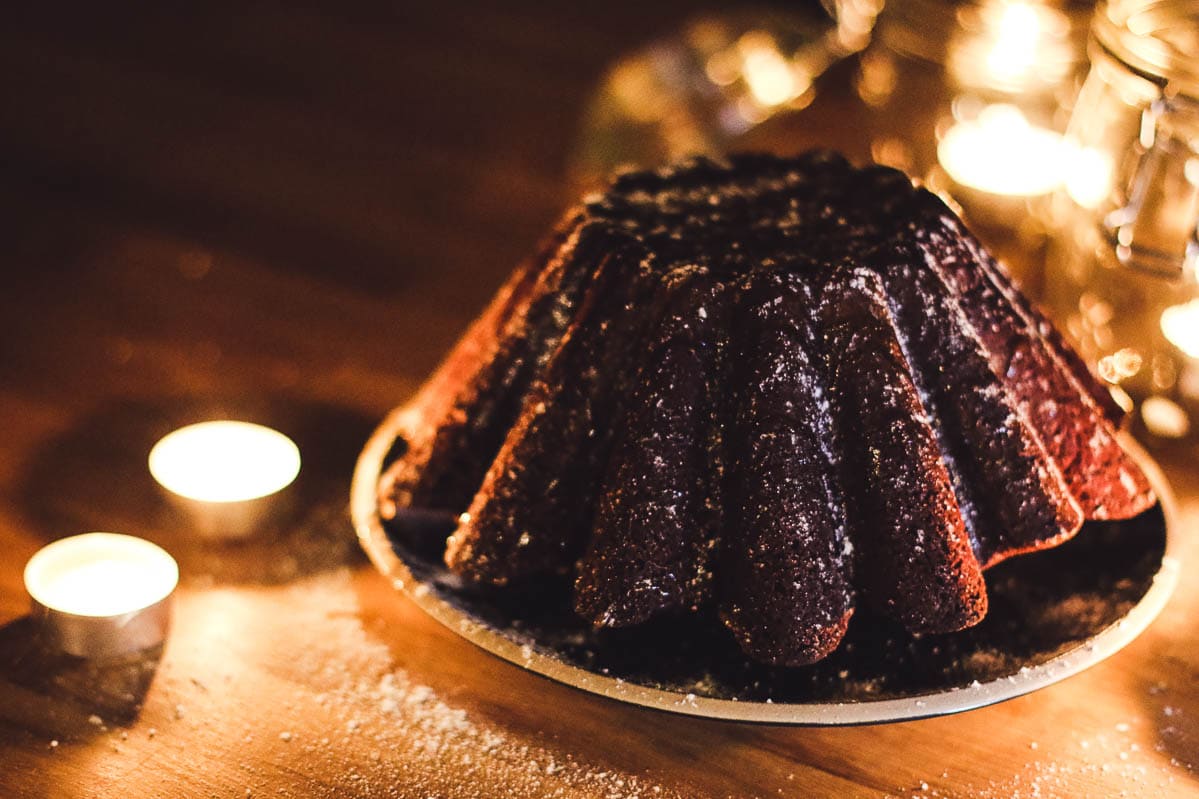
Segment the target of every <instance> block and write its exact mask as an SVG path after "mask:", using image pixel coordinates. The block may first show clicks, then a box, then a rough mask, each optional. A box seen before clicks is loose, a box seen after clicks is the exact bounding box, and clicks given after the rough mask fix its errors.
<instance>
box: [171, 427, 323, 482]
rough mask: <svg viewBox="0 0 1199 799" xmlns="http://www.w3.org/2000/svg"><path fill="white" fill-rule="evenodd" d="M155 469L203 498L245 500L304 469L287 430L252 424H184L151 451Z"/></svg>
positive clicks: (291, 477)
mask: <svg viewBox="0 0 1199 799" xmlns="http://www.w3.org/2000/svg"><path fill="white" fill-rule="evenodd" d="M150 473H151V474H152V475H153V476H154V479H155V480H157V481H158V482H159V483H160V484H162V485H163V486H165V487H166V488H167V489H169V490H170V491H173V492H174V493H176V494H179V495H180V496H184V497H187V498H189V499H195V500H200V501H203V502H244V501H246V500H251V499H258V498H259V497H265V496H269V495H271V494H274V493H276V492H277V491H281V490H283V489H284V488H286V487H287V486H289V485H291V483H292V482H293V481H294V480H295V479H296V476H297V475H299V473H300V450H299V449H298V448H297V447H296V445H295V443H294V442H293V441H292V440H291V439H289V438H288V437H287V436H285V435H283V434H282V433H280V432H278V431H276V430H272V429H270V428H269V427H263V426H262V425H256V424H250V423H248V422H232V421H218V422H202V423H200V424H194V425H189V426H188V427H183V428H180V429H179V430H176V431H175V432H173V433H171V434H170V435H168V436H166V437H165V438H164V439H162V440H161V441H159V442H158V443H157V444H156V445H155V446H154V449H153V450H151V452H150Z"/></svg>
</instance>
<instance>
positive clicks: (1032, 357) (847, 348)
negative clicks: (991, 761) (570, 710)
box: [380, 152, 1155, 665]
mask: <svg viewBox="0 0 1199 799" xmlns="http://www.w3.org/2000/svg"><path fill="white" fill-rule="evenodd" d="M1119 419H1120V415H1119V408H1118V406H1116V405H1115V404H1114V403H1113V402H1112V400H1111V398H1110V396H1109V395H1108V394H1107V392H1106V390H1104V389H1103V387H1102V386H1101V385H1099V384H1098V383H1097V382H1096V381H1095V379H1094V378H1093V377H1092V376H1091V375H1090V374H1089V373H1088V372H1087V371H1086V368H1085V366H1084V365H1083V364H1082V361H1081V360H1080V359H1079V358H1078V357H1077V355H1075V354H1074V353H1073V352H1072V351H1071V350H1069V348H1068V347H1066V346H1065V344H1064V343H1063V342H1062V340H1061V338H1060V336H1059V335H1058V334H1057V332H1056V331H1054V330H1053V329H1052V327H1051V326H1050V325H1049V324H1048V322H1047V321H1046V320H1045V319H1044V317H1043V316H1041V314H1040V313H1039V312H1038V311H1037V310H1036V309H1035V308H1034V307H1033V306H1032V305H1031V304H1030V303H1028V301H1027V300H1025V299H1024V298H1023V297H1022V296H1021V295H1020V294H1019V292H1018V291H1016V289H1015V288H1014V287H1013V285H1012V283H1011V281H1010V279H1009V278H1008V276H1007V275H1006V274H1005V273H1004V272H1003V270H1002V269H1001V268H1000V267H999V266H998V264H996V263H995V262H994V260H993V259H991V257H990V256H989V255H988V254H987V253H986V252H985V251H984V250H983V249H982V247H981V246H980V245H979V244H978V243H977V241H975V239H974V238H973V237H972V236H971V235H970V234H969V233H968V232H967V231H966V230H965V229H964V228H963V227H962V225H961V224H960V222H959V221H958V220H957V219H956V218H955V217H954V216H953V214H952V213H951V212H950V211H949V209H948V208H946V207H945V206H944V204H943V203H941V202H940V200H938V199H937V198H936V197H934V196H933V195H931V194H929V193H928V192H927V191H924V190H923V189H917V188H914V187H913V186H912V184H911V182H910V181H909V180H908V178H906V177H905V176H904V175H902V174H901V173H899V172H896V171H894V170H890V169H885V168H882V167H870V168H866V169H855V168H854V167H852V166H850V165H849V164H848V163H847V162H846V161H845V160H844V159H842V158H840V157H839V156H836V155H833V154H829V153H822V152H815V153H808V154H805V155H802V156H799V157H798V158H794V159H781V158H775V157H772V156H740V157H734V158H733V159H732V160H731V161H730V162H728V163H718V162H714V161H709V160H705V159H699V160H694V161H690V162H686V163H684V164H682V165H679V166H677V167H673V168H668V169H664V170H660V171H656V172H639V173H631V174H628V175H625V176H622V177H620V178H617V179H616V181H615V182H614V184H613V186H612V188H611V189H610V190H609V191H608V192H607V193H605V194H603V195H598V196H595V197H592V198H588V200H587V201H586V202H585V203H584V204H583V205H582V206H580V207H579V208H578V209H576V210H575V211H573V212H571V214H569V215H567V217H566V218H565V219H564V221H563V222H562V223H561V224H560V225H559V227H558V228H557V229H556V230H555V232H554V233H553V235H551V236H550V237H549V239H547V242H546V244H545V245H544V246H543V247H542V249H541V250H540V252H539V253H538V254H537V255H536V256H535V257H534V258H533V259H531V260H530V261H529V262H528V263H527V264H526V265H524V266H523V267H522V268H521V269H520V270H518V271H517V273H516V274H515V275H514V276H513V278H512V279H511V280H510V281H509V283H508V284H507V285H506V287H505V288H504V289H503V290H501V292H500V294H499V295H497V298H496V300H495V301H494V302H493V303H492V305H491V306H490V307H489V308H488V310H487V311H485V312H484V314H483V316H482V317H480V319H479V320H478V321H477V322H476V323H475V325H474V326H473V327H472V328H471V330H470V331H468V333H467V335H466V336H465V337H464V338H463V339H462V341H461V342H460V343H459V345H458V346H457V347H456V348H455V350H454V351H453V352H451V354H450V355H449V357H448V358H447V360H446V362H445V364H444V365H443V366H442V367H441V369H439V370H438V372H437V373H436V374H435V375H434V376H433V378H431V380H430V381H429V383H428V384H427V385H426V387H425V388H424V389H423V390H422V391H421V392H420V394H418V396H417V398H416V399H415V400H414V401H413V402H412V403H410V404H409V405H408V406H407V408H406V409H405V411H404V412H403V413H402V420H403V425H402V434H403V437H404V438H405V439H406V443H407V450H406V451H405V452H403V453H402V454H401V455H400V457H399V458H398V459H397V461H396V462H395V463H394V464H393V465H392V466H391V467H390V469H389V470H388V471H387V473H386V474H385V475H384V478H383V480H382V482H381V484H380V509H381V514H382V515H383V517H384V518H385V519H387V518H390V517H392V516H394V515H395V513H396V512H397V510H398V509H401V508H414V509H417V508H420V509H423V508H436V509H442V510H447V511H452V512H454V513H460V512H462V511H465V512H464V513H462V515H461V517H460V520H459V523H458V527H457V529H456V530H455V532H454V533H453V535H451V536H450V538H449V540H448V542H447V546H446V563H447V564H448V565H449V567H450V568H451V569H452V570H454V571H455V572H457V573H458V574H460V575H462V576H463V577H465V578H467V579H469V580H473V581H476V582H479V583H486V584H493V585H505V584H508V583H513V582H520V581H527V580H535V579H538V578H539V577H542V576H544V575H547V574H561V575H571V576H573V579H574V581H575V608H576V610H577V612H578V613H579V614H580V615H582V616H583V617H584V618H587V619H589V620H591V621H592V622H594V623H595V624H596V625H597V626H627V625H634V624H639V623H642V622H644V621H646V620H648V619H650V618H652V617H654V616H657V615H660V614H664V613H679V612H689V611H694V610H697V609H698V608H700V607H701V606H705V605H712V606H714V607H716V608H717V609H718V610H719V613H720V616H721V618H722V619H723V620H724V622H725V624H726V626H727V627H728V628H729V629H730V631H731V632H732V634H733V635H734V637H735V638H736V640H737V641H738V643H739V644H740V645H741V647H742V648H743V649H744V651H745V652H746V653H747V654H748V655H749V656H750V657H752V658H754V659H756V660H759V661H762V662H766V663H773V664H783V665H800V664H803V663H810V662H813V661H815V660H819V659H820V658H822V657H824V656H826V655H827V654H828V653H830V652H831V651H832V650H833V649H835V648H836V647H837V645H838V644H839V642H840V640H841V638H842V636H843V635H844V633H845V630H846V627H847V625H848V623H849V620H850V618H851V616H852V613H853V609H854V606H855V603H857V602H861V603H862V604H864V605H867V606H869V607H871V608H872V609H875V610H877V611H878V612H881V613H883V614H886V615H888V616H890V617H891V618H893V619H895V620H897V621H898V622H900V623H902V624H903V625H904V626H906V627H907V628H908V629H909V630H911V631H913V632H918V633H936V632H949V631H953V630H959V629H962V628H965V627H969V626H970V625H972V624H976V623H977V622H978V621H979V620H980V619H982V618H983V616H984V615H985V613H986V607H987V596H986V587H985V583H984V581H983V577H982V571H983V569H985V568H987V567H989V566H991V565H993V564H995V563H997V562H999V561H1000V560H1002V559H1004V558H1006V557H1010V556H1012V555H1015V554H1019V553H1022V552H1029V551H1033V550H1036V549H1041V548H1044V547H1048V546H1053V545H1055V544H1057V543H1060V542H1062V541H1064V540H1066V539H1067V538H1069V537H1070V536H1072V535H1074V534H1075V533H1076V532H1077V531H1078V529H1079V527H1080V526H1081V524H1082V522H1083V521H1084V520H1085V519H1117V518H1128V517H1130V516H1133V515H1136V514H1137V513H1139V512H1141V511H1143V510H1145V509H1146V508H1148V507H1149V506H1150V505H1152V504H1153V502H1154V501H1155V498H1154V496H1153V493H1152V491H1151V490H1150V488H1149V486H1148V483H1147V482H1146V480H1145V477H1144V475H1143V474H1142V473H1141V471H1140V469H1139V468H1138V467H1137V465H1136V464H1135V463H1134V462H1133V461H1132V460H1131V459H1130V458H1129V457H1128V456H1127V455H1126V454H1125V453H1124V452H1123V450H1121V448H1120V446H1119V444H1118V442H1117V440H1116V425H1118V423H1119Z"/></svg>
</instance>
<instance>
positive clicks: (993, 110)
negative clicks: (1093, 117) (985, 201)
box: [937, 103, 1066, 197]
mask: <svg viewBox="0 0 1199 799" xmlns="http://www.w3.org/2000/svg"><path fill="white" fill-rule="evenodd" d="M1065 154H1066V153H1065V148H1064V145H1063V141H1062V137H1061V135H1060V134H1057V133H1055V132H1053V131H1051V130H1046V129H1045V128H1040V127H1037V126H1035V125H1033V124H1031V123H1029V121H1028V120H1027V119H1025V117H1024V114H1023V113H1022V112H1021V111H1020V109H1019V108H1017V107H1016V106H1014V105H1008V104H1007V103H996V104H994V105H990V106H987V107H986V108H984V109H983V110H982V111H981V112H980V113H979V115H978V117H977V118H976V119H973V120H964V121H961V122H957V123H956V124H954V125H953V127H951V128H949V130H947V131H946V132H945V136H944V137H943V138H942V139H941V142H940V144H939V145H938V146H937V160H939V161H940V162H941V166H943V167H944V168H945V171H946V172H947V173H948V174H949V176H950V177H951V178H953V180H954V181H956V182H957V183H960V184H961V185H963V186H966V187H968V188H971V189H976V190H978V191H983V192H986V193H988V194H998V195H1003V196H1006V197H1038V196H1040V195H1043V194H1048V193H1049V192H1051V191H1053V190H1054V189H1055V188H1057V186H1058V185H1059V184H1060V183H1061V181H1062V167H1063V161H1064V156H1065Z"/></svg>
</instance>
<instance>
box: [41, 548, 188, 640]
mask: <svg viewBox="0 0 1199 799" xmlns="http://www.w3.org/2000/svg"><path fill="white" fill-rule="evenodd" d="M178 582H179V566H178V565H177V564H176V563H175V559H174V558H172V557H171V556H170V555H169V554H167V552H166V551H165V550H163V549H162V548H161V547H159V546H156V545H154V544H152V543H150V542H149V541H146V540H144V539H141V538H134V537H133V536H128V535H119V534H117V533H87V534H85V535H77V536H72V537H70V538H63V539H60V540H58V541H55V542H54V543H52V544H49V545H47V546H45V547H43V548H42V549H40V550H39V551H38V552H37V553H36V554H34V556H33V557H32V558H30V559H29V563H28V564H26V566H25V589H26V590H27V591H28V592H29V596H30V597H31V598H32V600H33V611H34V616H35V617H36V618H38V619H39V621H40V623H41V625H42V629H43V633H44V634H45V635H46V637H47V639H48V642H49V643H50V644H51V645H53V646H54V647H56V648H58V649H60V650H62V651H64V652H67V653H69V654H72V655H78V656H80V657H91V658H94V657H105V656H110V655H118V654H123V653H127V652H133V651H137V650H141V649H147V648H149V647H152V646H155V645H157V644H159V643H161V642H162V641H163V639H164V637H165V636H166V632H167V627H168V625H169V622H170V600H171V596H172V594H173V593H174V591H175V586H176V585H177V584H178Z"/></svg>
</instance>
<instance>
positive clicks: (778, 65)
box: [737, 32, 811, 106]
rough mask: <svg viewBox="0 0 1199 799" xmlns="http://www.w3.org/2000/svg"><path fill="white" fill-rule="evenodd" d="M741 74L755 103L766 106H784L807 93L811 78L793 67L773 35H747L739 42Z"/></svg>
mask: <svg viewBox="0 0 1199 799" xmlns="http://www.w3.org/2000/svg"><path fill="white" fill-rule="evenodd" d="M737 50H738V52H739V53H740V54H741V59H742V67H741V74H742V76H743V77H744V78H745V84H746V85H747V86H748V87H749V92H750V94H751V95H753V98H754V100H756V101H757V102H758V103H760V104H761V105H764V106H776V105H782V104H783V103H786V102H788V101H790V100H793V99H795V98H796V97H798V96H799V95H801V94H803V93H804V92H806V91H807V90H808V87H809V86H810V85H811V79H810V78H808V77H807V76H806V75H805V74H804V72H803V70H802V69H800V68H798V67H797V66H796V65H794V64H792V62H791V61H789V60H788V59H787V58H786V57H785V56H784V55H783V54H782V53H780V52H779V50H778V46H777V45H776V44H775V41H774V39H773V38H771V37H770V36H768V35H766V34H763V33H757V32H755V33H747V34H745V35H744V36H742V37H741V39H740V40H738V42H737Z"/></svg>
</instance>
